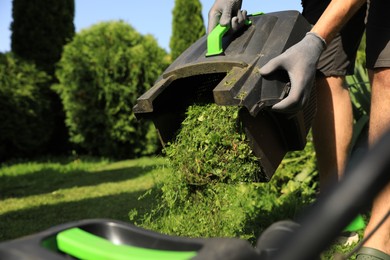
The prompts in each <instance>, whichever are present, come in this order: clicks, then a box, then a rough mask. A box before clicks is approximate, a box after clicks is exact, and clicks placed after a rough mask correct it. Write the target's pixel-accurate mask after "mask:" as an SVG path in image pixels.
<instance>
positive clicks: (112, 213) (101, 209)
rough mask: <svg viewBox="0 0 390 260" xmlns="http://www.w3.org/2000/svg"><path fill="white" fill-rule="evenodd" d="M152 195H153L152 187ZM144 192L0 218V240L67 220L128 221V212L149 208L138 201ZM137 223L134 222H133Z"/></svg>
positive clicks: (151, 205)
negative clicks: (99, 219) (102, 219)
mask: <svg viewBox="0 0 390 260" xmlns="http://www.w3.org/2000/svg"><path fill="white" fill-rule="evenodd" d="M152 192H154V193H155V192H157V189H156V188H153V189H152ZM144 193H145V190H144V191H138V192H132V193H120V194H117V195H110V196H103V197H99V198H93V199H85V200H80V201H75V202H66V203H59V204H55V205H42V206H39V207H33V208H28V209H23V210H18V211H13V212H9V213H6V214H3V215H0V241H6V240H12V239H16V238H20V237H22V236H26V235H30V234H34V233H37V232H40V231H43V230H46V229H48V228H50V227H53V226H55V225H59V224H64V223H67V222H70V221H77V220H81V219H91V218H107V219H114V220H121V221H125V222H129V217H128V213H129V211H130V210H131V209H134V208H136V209H137V210H138V211H139V212H140V213H145V212H147V211H149V210H150V209H151V208H152V207H153V201H152V199H150V200H147V199H145V198H144V199H143V200H142V201H140V200H138V198H139V197H140V196H141V195H143V194H144ZM135 221H137V219H135Z"/></svg>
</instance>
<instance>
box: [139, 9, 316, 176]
mask: <svg viewBox="0 0 390 260" xmlns="http://www.w3.org/2000/svg"><path fill="white" fill-rule="evenodd" d="M248 19H249V20H250V25H248V26H244V27H243V28H242V30H239V31H238V32H235V33H225V34H223V32H224V31H225V30H226V29H223V30H222V29H219V28H217V29H216V30H218V33H216V34H218V35H222V34H223V35H222V36H221V37H222V38H221V39H222V40H221V41H219V40H218V42H217V43H218V48H217V49H218V50H217V51H219V45H221V49H222V50H223V53H222V54H220V55H207V53H208V52H212V53H213V54H216V52H215V51H216V50H213V51H211V50H208V44H207V42H208V36H207V35H205V36H203V37H201V38H200V39H199V40H197V41H196V42H195V43H194V44H193V45H191V46H190V47H189V48H188V49H187V50H185V51H184V52H183V53H182V54H181V55H180V56H179V57H178V58H177V59H176V60H175V61H174V62H173V63H172V64H171V65H170V66H169V67H168V68H167V69H166V70H165V71H164V72H163V74H162V75H161V76H160V77H159V78H158V79H157V81H156V82H155V84H154V86H153V87H152V88H151V89H150V90H148V91H147V92H146V93H144V94H143V95H142V96H140V97H139V98H138V99H137V103H136V105H135V106H134V109H133V112H134V114H135V116H136V117H137V119H145V120H151V121H153V123H154V125H155V127H156V129H157V131H158V133H159V136H160V140H161V142H162V144H163V145H164V144H166V143H168V142H170V141H173V139H174V137H175V136H176V133H177V132H178V130H179V129H180V126H181V123H182V121H183V120H184V118H185V111H186V110H187V108H188V106H190V105H192V104H197V105H201V104H207V103H216V104H218V105H225V106H239V107H240V113H239V118H240V120H241V122H242V125H243V127H244V130H245V133H246V136H247V138H248V140H249V144H250V146H251V148H252V150H253V153H254V154H255V156H256V157H257V158H258V160H259V164H260V166H261V167H262V171H263V172H264V173H265V175H266V176H267V179H271V177H272V175H273V174H274V172H275V171H276V169H277V167H278V166H279V164H280V162H281V160H282V159H283V157H284V156H285V154H286V153H287V152H288V151H294V150H301V149H303V148H304V147H305V145H306V137H307V134H308V132H309V129H310V127H311V122H312V119H313V117H314V115H315V111H316V100H315V88H314V86H313V87H312V91H311V97H310V98H309V99H308V102H306V103H305V104H304V106H303V107H302V109H300V110H299V111H291V113H280V112H276V111H273V110H272V109H271V107H272V105H274V104H276V103H277V102H279V101H281V100H282V99H283V98H285V97H286V96H287V95H288V93H289V90H290V82H289V77H288V75H287V73H286V72H285V71H277V72H275V73H273V75H271V76H269V77H268V76H267V77H266V78H265V77H262V76H261V75H260V73H259V69H260V68H261V67H262V66H263V65H264V64H266V63H267V62H268V61H269V60H270V59H272V58H274V57H276V56H278V55H279V54H281V53H282V52H284V51H285V50H286V49H287V48H289V47H290V46H292V45H294V44H295V43H297V42H299V41H300V40H301V39H302V38H303V37H304V36H305V35H306V33H307V32H308V31H309V30H310V28H311V26H310V24H309V23H308V22H307V21H306V19H305V18H304V17H303V16H302V15H301V14H300V13H299V12H297V11H282V12H274V13H268V14H263V15H251V16H250V17H249V18H248ZM219 30H221V31H222V32H219ZM218 37H220V36H218Z"/></svg>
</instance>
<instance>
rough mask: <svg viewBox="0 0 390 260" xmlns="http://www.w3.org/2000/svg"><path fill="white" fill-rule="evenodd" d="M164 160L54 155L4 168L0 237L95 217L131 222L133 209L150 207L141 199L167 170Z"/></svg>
mask: <svg viewBox="0 0 390 260" xmlns="http://www.w3.org/2000/svg"><path fill="white" fill-rule="evenodd" d="M164 163H165V160H164V159H162V158H154V157H153V158H142V159H137V160H125V161H119V162H112V161H109V160H106V159H92V158H78V159H74V158H73V159H54V160H42V161H34V162H26V163H13V164H8V165H2V166H1V168H0V241H4V240H10V239H15V238H18V237H21V236H25V235H29V234H32V233H36V232H39V231H42V230H45V229H47V228H50V227H52V226H54V225H58V224H62V223H66V222H70V221H75V220H81V219H91V218H110V219H116V220H122V221H127V222H129V217H128V213H129V211H130V210H131V209H133V208H137V210H138V211H143V210H148V209H149V207H152V203H153V201H151V199H149V201H147V200H146V201H145V199H143V200H142V202H140V201H139V200H138V198H139V197H140V196H141V195H143V194H144V193H145V192H146V191H147V190H152V191H153V188H154V187H155V185H156V183H157V182H158V181H159V179H160V178H163V177H164V174H167V171H168V170H167V168H165V167H164Z"/></svg>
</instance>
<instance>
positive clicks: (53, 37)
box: [11, 0, 75, 75]
mask: <svg viewBox="0 0 390 260" xmlns="http://www.w3.org/2000/svg"><path fill="white" fill-rule="evenodd" d="M74 12H75V6H74V0H13V2H12V17H13V21H12V23H11V31H12V34H11V50H12V52H13V53H15V54H16V55H17V56H19V57H20V58H23V59H25V60H28V61H32V62H34V63H35V64H36V65H37V67H38V68H40V69H42V70H44V71H46V72H47V73H48V74H49V75H53V74H54V68H55V63H56V62H58V61H59V60H60V58H61V53H62V48H63V46H64V45H65V44H66V43H67V42H69V41H70V40H71V39H72V37H73V35H74V33H75V27H74V24H73V19H74Z"/></svg>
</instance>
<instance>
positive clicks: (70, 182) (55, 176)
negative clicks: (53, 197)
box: [0, 165, 156, 199]
mask: <svg viewBox="0 0 390 260" xmlns="http://www.w3.org/2000/svg"><path fill="white" fill-rule="evenodd" d="M155 168H156V166H155V165H151V166H142V167H141V166H132V167H123V168H119V169H113V170H103V171H97V172H89V171H82V170H75V171H71V172H68V173H64V172H61V171H60V170H58V169H53V168H51V167H47V168H44V169H42V170H39V171H36V172H34V173H31V174H25V175H17V176H0V199H6V198H19V197H26V196H31V195H39V194H45V193H50V192H53V191H56V190H59V189H68V188H73V187H84V186H94V185H98V184H102V183H106V182H121V181H125V180H130V179H135V178H137V177H139V176H142V175H144V174H146V173H148V172H150V171H152V170H153V169H155Z"/></svg>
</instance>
